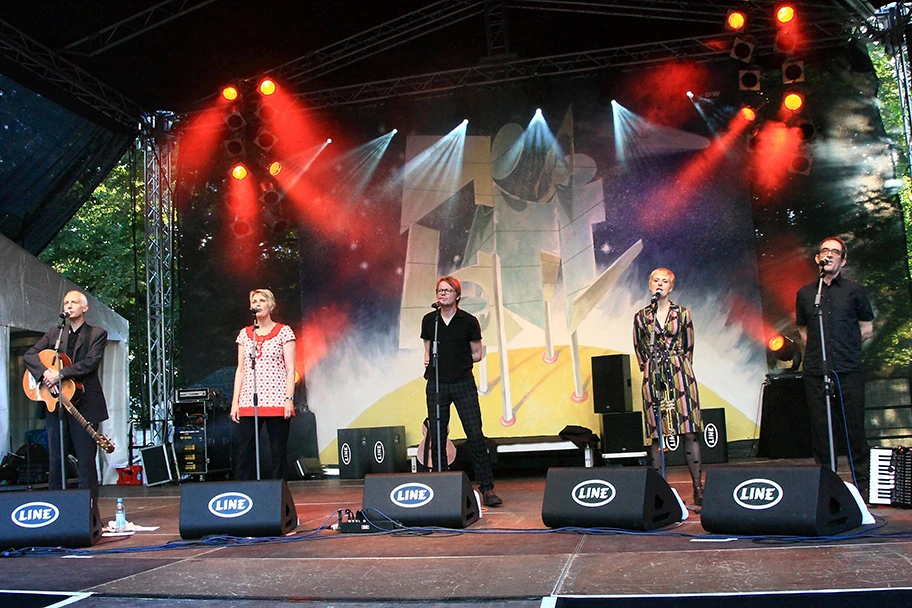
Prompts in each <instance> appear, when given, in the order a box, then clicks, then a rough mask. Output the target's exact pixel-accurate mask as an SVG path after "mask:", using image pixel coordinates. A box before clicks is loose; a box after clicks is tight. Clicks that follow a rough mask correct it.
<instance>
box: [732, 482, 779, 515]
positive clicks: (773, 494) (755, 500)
mask: <svg viewBox="0 0 912 608" xmlns="http://www.w3.org/2000/svg"><path fill="white" fill-rule="evenodd" d="M732 497H733V498H734V499H735V502H736V503H738V504H739V505H741V506H742V507H744V508H745V509H753V510H755V511H759V510H762V509H769V508H771V507H775V506H776V505H777V504H779V501H781V500H782V486H780V485H779V484H778V483H776V482H775V481H773V480H771V479H762V478H758V479H748V480H747V481H742V482H741V483H739V484H738V486H737V487H736V488H735V491H734V492H732Z"/></svg>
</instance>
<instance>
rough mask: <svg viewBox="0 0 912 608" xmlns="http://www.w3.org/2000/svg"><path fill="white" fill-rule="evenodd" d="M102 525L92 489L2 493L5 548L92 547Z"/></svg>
mask: <svg viewBox="0 0 912 608" xmlns="http://www.w3.org/2000/svg"><path fill="white" fill-rule="evenodd" d="M101 527H102V526H101V517H100V516H99V514H98V505H97V504H95V505H93V504H92V499H91V495H90V492H89V490H57V491H50V492H0V546H2V547H6V548H15V549H18V548H22V547H91V546H92V545H94V544H95V543H97V542H98V539H100V538H101Z"/></svg>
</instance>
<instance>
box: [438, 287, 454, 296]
mask: <svg viewBox="0 0 912 608" xmlns="http://www.w3.org/2000/svg"><path fill="white" fill-rule="evenodd" d="M437 293H439V294H440V295H443V296H445V295H446V294H448V293H456V290H455V289H438V290H437Z"/></svg>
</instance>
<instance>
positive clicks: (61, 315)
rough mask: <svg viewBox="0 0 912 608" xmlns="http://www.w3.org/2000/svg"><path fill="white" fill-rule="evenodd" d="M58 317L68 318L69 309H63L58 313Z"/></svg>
mask: <svg viewBox="0 0 912 608" xmlns="http://www.w3.org/2000/svg"><path fill="white" fill-rule="evenodd" d="M60 318H61V319H69V318H70V311H69V310H64V311H63V312H62V313H60Z"/></svg>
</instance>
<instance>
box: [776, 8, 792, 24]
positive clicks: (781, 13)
mask: <svg viewBox="0 0 912 608" xmlns="http://www.w3.org/2000/svg"><path fill="white" fill-rule="evenodd" d="M794 18H795V7H793V6H792V5H790V4H783V5H781V6H779V8H777V9H776V21H778V22H779V23H789V22H790V21H791V20H792V19H794Z"/></svg>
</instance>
